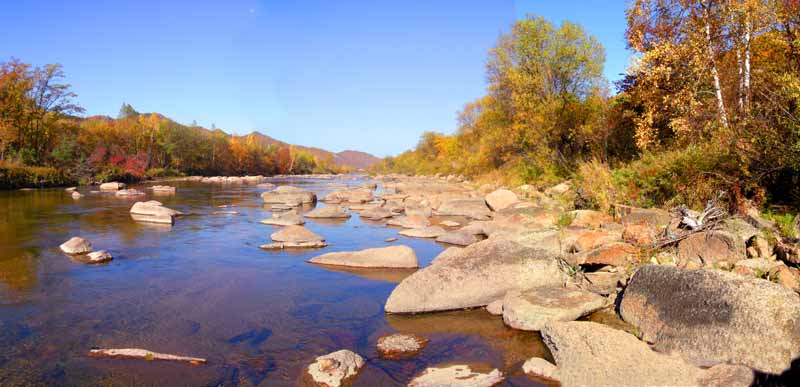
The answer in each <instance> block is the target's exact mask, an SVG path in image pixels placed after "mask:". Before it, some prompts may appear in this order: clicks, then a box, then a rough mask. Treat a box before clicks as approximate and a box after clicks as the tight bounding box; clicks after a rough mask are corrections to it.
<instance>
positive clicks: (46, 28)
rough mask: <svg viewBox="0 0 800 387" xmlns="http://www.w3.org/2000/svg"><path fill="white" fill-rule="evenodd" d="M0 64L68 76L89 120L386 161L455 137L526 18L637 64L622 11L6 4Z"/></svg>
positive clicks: (99, 0) (163, 2)
mask: <svg viewBox="0 0 800 387" xmlns="http://www.w3.org/2000/svg"><path fill="white" fill-rule="evenodd" d="M2 9H3V11H2V12H0V25H3V26H4V28H3V30H4V34H3V36H2V37H0V60H7V59H9V58H11V57H16V58H19V59H21V60H22V61H25V62H28V63H32V64H34V65H43V64H46V63H61V64H62V65H64V70H65V72H66V75H67V80H68V82H69V83H71V84H72V85H73V89H74V91H75V92H77V93H78V101H79V102H80V104H81V105H82V106H84V107H85V108H86V110H87V114H89V115H95V114H105V115H110V116H116V115H117V113H118V111H119V108H120V105H121V104H122V103H123V102H127V103H130V104H131V105H133V107H134V108H136V109H137V110H139V111H143V112H151V111H157V112H160V113H163V114H165V115H167V116H169V117H171V118H173V119H175V120H177V121H179V122H183V123H187V124H188V123H191V122H192V121H197V123H198V124H200V125H203V126H206V127H209V126H211V124H212V123H214V124H216V126H217V127H219V128H221V129H224V130H225V131H228V132H233V133H239V134H244V133H249V132H251V131H253V130H258V131H261V132H263V133H265V134H267V135H270V136H272V137H275V138H277V139H280V140H283V141H287V142H290V143H296V144H302V145H309V146H318V147H322V148H326V149H329V150H332V151H341V150H345V149H357V150H364V151H367V152H371V153H373V154H375V155H378V156H386V155H391V154H396V153H399V152H401V151H403V150H406V149H408V148H410V147H413V146H414V145H415V144H416V142H417V140H418V138H419V135H420V134H421V133H422V132H423V131H428V130H433V131H438V132H444V133H452V132H453V131H454V130H455V128H456V113H457V112H458V110H459V109H460V108H461V107H462V106H463V104H464V103H466V102H469V101H471V100H473V99H475V98H478V97H480V96H481V95H483V94H484V92H485V86H486V80H485V72H484V64H485V61H486V56H487V51H488V49H489V48H490V47H492V46H493V45H494V43H495V41H496V40H497V37H498V36H499V35H500V34H501V33H503V32H506V31H508V29H509V26H510V25H511V23H512V22H513V21H514V20H516V19H517V18H521V17H523V16H524V15H525V14H526V13H535V14H539V15H542V16H544V17H546V18H548V19H550V20H551V21H554V22H556V23H559V22H560V21H562V20H571V21H574V22H577V23H580V24H582V25H583V26H584V27H585V28H586V29H587V30H588V31H589V33H591V34H593V35H595V36H597V37H598V39H599V40H600V41H601V42H602V43H603V45H604V46H605V48H606V53H607V63H606V75H607V76H608V77H609V78H610V79H611V80H614V79H618V78H619V76H618V74H619V73H622V72H624V70H625V67H626V65H627V63H628V53H627V52H626V50H625V44H624V41H623V33H624V30H625V19H624V14H623V13H624V0H615V1H600V0H583V1H549V0H548V1H545V0H538V1H537V0H527V1H524V0H521V1H512V0H484V1H470V0H453V1H451V0H437V1H430V0H406V1H347V0H339V1H323V0H320V1H303V0H301V1H288V0H287V1H274V0H229V1H210V0H206V1H199V0H195V1H172V0H170V1H167V0H160V1H151V0H139V1H127V2H126V1H108V0H82V1H80V2H78V1H44V0H28V1H9V2H4V4H3V6H2Z"/></svg>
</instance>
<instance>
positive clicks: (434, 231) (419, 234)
mask: <svg viewBox="0 0 800 387" xmlns="http://www.w3.org/2000/svg"><path fill="white" fill-rule="evenodd" d="M446 232H447V231H445V230H444V229H443V228H441V227H439V226H428V227H423V228H411V229H407V230H402V231H400V232H399V233H398V234H400V235H403V236H407V237H412V238H438V237H439V236H441V235H444V234H445V233H446Z"/></svg>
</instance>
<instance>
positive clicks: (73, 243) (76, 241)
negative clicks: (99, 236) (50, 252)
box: [59, 237, 92, 254]
mask: <svg viewBox="0 0 800 387" xmlns="http://www.w3.org/2000/svg"><path fill="white" fill-rule="evenodd" d="M59 247H60V248H61V251H63V252H65V253H67V254H87V253H90V252H91V251H92V244H91V243H89V241H87V240H86V239H83V238H81V237H72V238H70V239H69V240H68V241H66V242H64V243H62V244H61V246H59Z"/></svg>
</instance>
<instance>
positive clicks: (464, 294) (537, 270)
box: [385, 238, 566, 313]
mask: <svg viewBox="0 0 800 387" xmlns="http://www.w3.org/2000/svg"><path fill="white" fill-rule="evenodd" d="M565 279H566V275H565V274H564V273H563V272H562V271H561V269H560V266H559V264H558V262H557V260H556V259H555V258H554V255H553V254H551V253H550V252H548V251H546V250H542V249H538V248H532V247H526V246H523V245H521V244H520V243H517V242H515V241H513V240H510V239H503V238H490V239H487V240H484V241H481V242H478V243H475V244H472V245H470V246H467V247H465V248H463V249H457V248H451V249H447V250H445V251H444V252H443V253H441V254H439V256H438V257H436V259H435V260H434V261H433V262H432V263H431V265H430V266H428V267H426V268H424V269H422V270H419V271H417V272H416V273H414V274H412V275H411V276H409V277H408V278H406V279H405V280H403V282H401V283H400V284H399V285H398V286H397V287H396V288H395V289H394V291H393V292H392V294H391V295H390V296H389V299H388V300H387V301H386V307H385V310H386V312H389V313H418V312H432V311H440V310H452V309H464V308H474V307H480V306H485V305H487V304H489V303H490V302H492V301H495V300H497V299H499V298H502V297H503V296H505V294H506V293H507V292H508V291H510V290H523V291H524V290H529V289H533V288H536V287H543V286H561V285H563V284H564V282H565Z"/></svg>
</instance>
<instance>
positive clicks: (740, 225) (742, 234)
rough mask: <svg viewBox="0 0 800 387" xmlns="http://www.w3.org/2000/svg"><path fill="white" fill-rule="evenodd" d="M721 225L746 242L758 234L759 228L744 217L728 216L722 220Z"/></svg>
mask: <svg viewBox="0 0 800 387" xmlns="http://www.w3.org/2000/svg"><path fill="white" fill-rule="evenodd" d="M721 227H722V228H723V229H724V230H725V231H727V232H729V233H731V234H733V235H736V236H737V237H739V240H741V241H742V242H745V243H747V241H749V240H750V239H752V238H753V237H754V236H756V235H758V229H757V228H755V227H753V226H752V225H750V223H747V221H746V220H744V219H742V218H727V219H725V220H723V221H722V222H721Z"/></svg>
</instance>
